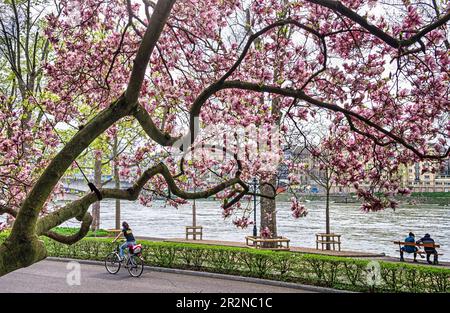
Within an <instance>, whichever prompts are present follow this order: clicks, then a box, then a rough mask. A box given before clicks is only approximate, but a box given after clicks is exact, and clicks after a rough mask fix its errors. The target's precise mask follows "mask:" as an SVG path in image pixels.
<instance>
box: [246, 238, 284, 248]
mask: <svg viewBox="0 0 450 313" xmlns="http://www.w3.org/2000/svg"><path fill="white" fill-rule="evenodd" d="M245 241H246V245H247V246H249V247H252V248H255V249H266V250H282V251H289V250H290V248H289V242H290V241H291V240H290V239H288V238H286V237H281V236H278V237H275V238H262V237H261V236H256V237H254V236H246V237H245ZM266 243H271V244H272V245H265V244H266ZM271 246H272V247H271Z"/></svg>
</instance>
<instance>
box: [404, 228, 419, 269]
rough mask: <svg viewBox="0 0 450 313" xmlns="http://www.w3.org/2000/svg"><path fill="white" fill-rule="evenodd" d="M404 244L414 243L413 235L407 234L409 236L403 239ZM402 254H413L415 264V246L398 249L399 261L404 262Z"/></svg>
mask: <svg viewBox="0 0 450 313" xmlns="http://www.w3.org/2000/svg"><path fill="white" fill-rule="evenodd" d="M405 242H411V243H415V242H416V239H415V238H414V234H413V233H409V236H408V237H406V238H405ZM403 252H407V253H414V262H417V259H416V257H417V253H416V252H417V247H415V246H403V247H402V248H401V249H400V261H404V259H403Z"/></svg>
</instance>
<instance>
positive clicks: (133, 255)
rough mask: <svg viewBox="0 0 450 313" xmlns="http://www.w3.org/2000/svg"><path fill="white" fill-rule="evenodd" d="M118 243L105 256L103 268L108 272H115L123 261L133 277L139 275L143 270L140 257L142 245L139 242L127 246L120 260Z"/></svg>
mask: <svg viewBox="0 0 450 313" xmlns="http://www.w3.org/2000/svg"><path fill="white" fill-rule="evenodd" d="M119 247H120V244H118V245H117V246H116V248H115V249H114V250H113V251H112V252H111V253H109V254H108V255H107V256H106V258H105V268H106V270H107V271H108V273H110V274H117V272H119V270H120V267H121V265H122V263H123V262H125V268H127V269H128V273H129V274H130V275H131V276H133V277H139V276H141V274H142V272H143V271H144V260H143V259H142V246H141V245H140V244H138V245H135V246H130V247H128V249H127V250H128V251H126V253H125V256H124V258H123V259H122V260H121V259H120V255H119V251H120V248H119Z"/></svg>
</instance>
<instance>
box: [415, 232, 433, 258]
mask: <svg viewBox="0 0 450 313" xmlns="http://www.w3.org/2000/svg"><path fill="white" fill-rule="evenodd" d="M416 243H422V244H433V245H434V240H433V238H431V236H430V234H425V236H423V238H421V239H419V240H417V242H416ZM424 250H425V253H426V254H427V262H428V264H433V263H434V264H437V263H438V254H437V251H436V249H435V248H434V247H424ZM432 254H433V255H434V259H433V263H432V262H431V261H430V256H431V255H432Z"/></svg>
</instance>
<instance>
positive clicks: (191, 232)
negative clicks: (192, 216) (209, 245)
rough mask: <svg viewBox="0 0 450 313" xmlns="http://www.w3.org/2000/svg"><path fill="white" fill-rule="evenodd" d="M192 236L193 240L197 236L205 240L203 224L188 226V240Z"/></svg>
mask: <svg viewBox="0 0 450 313" xmlns="http://www.w3.org/2000/svg"><path fill="white" fill-rule="evenodd" d="M191 236H192V239H193V240H197V236H200V240H203V226H186V240H189V237H191Z"/></svg>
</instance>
